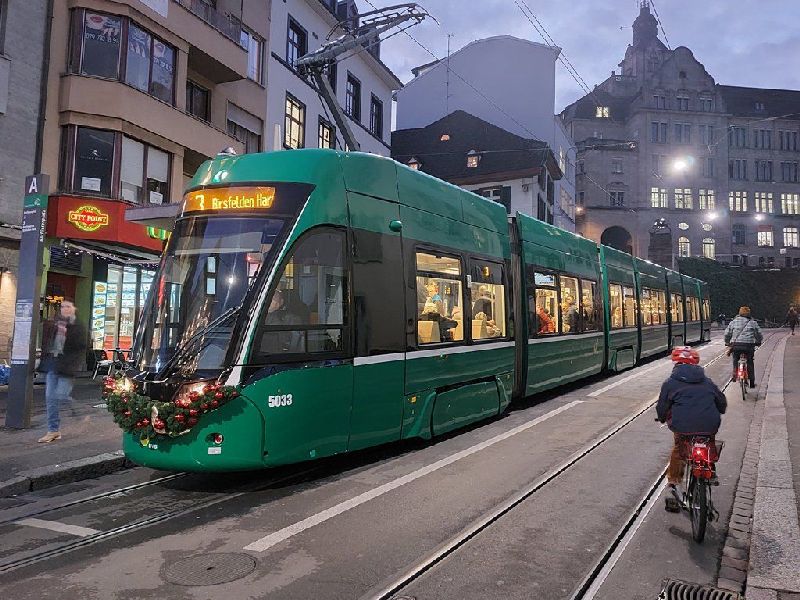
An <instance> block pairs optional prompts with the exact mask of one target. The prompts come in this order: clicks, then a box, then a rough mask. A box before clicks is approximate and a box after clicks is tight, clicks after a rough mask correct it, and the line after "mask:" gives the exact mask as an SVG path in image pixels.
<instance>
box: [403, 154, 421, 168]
mask: <svg viewBox="0 0 800 600" xmlns="http://www.w3.org/2000/svg"><path fill="white" fill-rule="evenodd" d="M406 164H407V165H408V167H409V168H410V169H414V170H415V171H419V168H420V167H421V166H422V163H421V162H419V161H418V160H417V159H416V158H413V157H412V158H411V160H409V161H408V162H407V163H406Z"/></svg>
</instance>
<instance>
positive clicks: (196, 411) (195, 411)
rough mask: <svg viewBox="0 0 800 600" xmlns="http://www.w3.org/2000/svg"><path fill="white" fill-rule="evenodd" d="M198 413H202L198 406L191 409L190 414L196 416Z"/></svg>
mask: <svg viewBox="0 0 800 600" xmlns="http://www.w3.org/2000/svg"><path fill="white" fill-rule="evenodd" d="M198 414H200V411H198V410H197V409H196V408H192V409H189V415H190V416H192V417H196V416H197V415H198Z"/></svg>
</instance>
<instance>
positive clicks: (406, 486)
mask: <svg viewBox="0 0 800 600" xmlns="http://www.w3.org/2000/svg"><path fill="white" fill-rule="evenodd" d="M776 338H777V336H773V337H772V338H769V339H768V340H767V342H766V343H765V345H764V350H763V351H761V352H759V353H758V355H757V370H758V372H759V373H763V371H764V364H765V362H766V359H767V358H768V356H769V354H770V352H771V350H772V348H773V347H774V343H775V340H776ZM721 351H722V346H721V343H720V341H719V340H717V341H714V342H712V343H711V344H708V345H706V346H705V347H704V348H703V349H701V353H702V355H703V362H704V363H706V362H708V361H710V360H711V359H712V358H713V357H714V356H716V355H718V354H720V353H721ZM669 371H670V362H669V360H668V359H665V358H661V359H657V360H655V361H652V362H650V363H648V364H645V365H643V366H640V367H638V368H637V369H636V370H634V371H629V372H626V373H623V374H620V375H617V376H615V377H612V378H607V379H602V380H600V379H597V380H594V381H592V382H590V383H588V384H585V385H583V386H573V387H570V388H567V389H564V390H561V391H559V392H558V393H556V394H551V395H550V396H548V397H546V401H544V402H538V403H534V402H532V401H531V402H529V403H526V404H522V405H520V406H517V407H515V408H514V409H513V410H512V411H511V412H510V413H509V414H507V415H506V416H505V417H503V418H500V419H497V420H495V421H491V422H489V423H485V424H482V425H480V426H477V427H474V428H472V429H469V430H467V431H463V432H460V433H458V434H455V435H451V436H448V437H445V438H442V439H439V440H436V441H434V442H432V443H412V444H402V445H394V446H388V447H385V448H380V449H373V450H370V451H366V452H362V453H358V454H355V455H353V456H346V457H340V458H335V459H332V460H326V461H321V462H318V463H309V464H306V465H299V466H294V467H291V468H285V469H280V470H275V471H269V472H261V473H255V474H239V475H230V476H224V477H221V476H196V475H191V476H183V477H177V478H173V479H170V480H169V481H156V482H155V483H154V484H152V485H145V486H144V487H136V486H137V485H139V484H142V483H145V482H147V481H150V480H155V479H157V478H158V477H161V476H162V475H163V474H158V473H155V472H153V471H149V470H145V469H133V470H131V472H128V473H123V474H117V475H115V476H111V477H107V478H103V479H101V480H97V481H93V482H87V483H85V484H80V485H79V484H73V485H72V486H69V487H67V488H66V489H64V490H61V491H59V490H57V489H54V490H50V491H49V492H48V493H47V495H46V496H44V495H38V496H37V495H33V494H31V495H30V496H28V497H22V498H20V499H19V500H18V502H17V504H16V506H10V507H8V508H6V509H5V510H3V511H0V587H2V589H3V590H4V592H5V594H4V596H5V597H13V598H15V600H23V599H25V598H37V599H39V598H49V597H53V598H65V597H67V598H72V597H74V598H170V599H172V598H175V599H182V598H212V597H213V598H219V597H229V598H237V599H238V598H342V599H344V598H347V599H353V598H362V597H364V598H372V597H376V595H377V594H378V593H379V592H380V591H381V590H383V589H386V588H387V587H388V588H392V585H393V583H394V582H396V581H398V580H399V578H400V577H401V575H402V574H403V573H404V572H405V571H407V570H408V569H409V568H413V567H414V566H415V565H416V564H418V563H419V562H420V561H422V560H423V559H425V558H426V557H427V556H429V555H431V554H432V553H434V552H436V550H437V549H439V548H441V547H442V545H443V544H446V543H447V542H448V541H450V540H453V539H454V538H455V537H457V536H459V534H460V533H462V532H464V531H465V530H466V529H468V528H470V527H471V526H473V525H474V524H475V523H477V522H479V521H480V520H481V519H482V518H483V517H485V516H486V515H487V514H489V513H491V512H492V511H493V510H495V509H496V508H497V507H498V506H499V505H501V504H502V503H503V502H505V501H507V500H508V499H509V498H512V497H514V496H515V495H517V494H519V493H520V492H521V491H522V490H525V489H526V488H528V487H529V486H531V485H533V484H535V483H537V482H539V483H541V482H542V481H543V480H546V483H541V485H540V486H539V489H538V490H537V491H535V492H534V493H532V494H531V495H530V496H529V497H528V498H526V499H525V500H523V501H521V502H520V503H519V504H518V505H516V506H515V507H514V508H512V509H510V510H509V511H508V512H507V513H506V514H505V515H503V516H501V517H499V518H498V519H497V520H496V521H494V522H492V523H491V524H490V525H488V526H487V527H486V528H485V529H484V530H483V531H481V532H480V533H478V534H476V535H475V536H474V537H473V538H472V539H470V540H469V541H467V542H466V543H464V544H463V545H461V546H460V547H459V548H457V549H455V550H454V551H453V552H452V553H451V554H449V555H448V556H447V557H445V558H444V559H443V560H442V561H441V562H439V563H438V564H436V565H435V566H433V567H431V568H430V569H429V570H427V571H426V572H424V573H423V574H421V575H420V576H419V577H418V578H416V579H414V580H413V581H411V582H410V583H408V584H407V585H406V586H404V587H402V588H401V589H399V590H398V591H397V595H398V596H411V597H415V598H417V599H419V600H422V599H424V598H431V599H432V598H437V599H438V598H482V599H483V598H504V599H506V598H532V597H541V598H569V597H571V595H572V594H573V592H574V591H575V590H576V589H577V588H578V586H579V585H580V584H581V582H582V581H583V580H584V579H585V578H586V576H587V574H588V573H589V572H590V571H591V570H592V568H593V567H594V566H595V565H596V563H597V562H598V561H599V560H600V559H601V558H602V557H603V556H604V554H605V552H606V549H607V548H608V546H609V544H610V543H611V542H612V540H614V539H615V537H616V536H617V534H618V532H619V530H620V528H621V527H622V525H623V524H624V523H625V522H626V520H627V519H628V517H629V516H630V514H631V512H632V511H633V509H634V508H635V507H637V506H638V505H639V503H640V501H641V500H642V498H643V496H644V495H645V494H646V493H647V491H648V490H649V489H651V487H652V486H653V485H654V483H656V481H657V480H658V477H659V475H660V474H661V473H662V472H663V469H664V466H665V464H666V461H667V458H668V455H669V451H670V447H671V439H672V437H671V434H670V433H669V432H668V430H666V429H663V428H660V427H658V425H657V424H656V423H654V422H653V413H654V411H653V410H652V409H651V410H648V411H646V412H644V413H643V414H642V415H641V416H639V417H638V418H636V419H634V420H633V421H631V422H630V423H629V424H628V425H627V426H625V427H623V428H622V429H620V430H619V431H618V432H617V433H615V434H614V435H612V436H611V437H608V439H607V440H605V441H604V442H602V443H601V444H599V445H598V446H597V447H596V448H594V449H593V450H591V451H590V452H588V453H587V454H586V455H585V456H583V457H582V458H580V459H579V460H577V462H575V463H574V465H573V466H571V467H569V468H566V469H564V470H563V472H561V470H560V467H561V466H562V465H564V463H565V461H568V460H569V459H570V458H573V457H575V455H576V453H580V452H581V451H582V450H584V449H586V448H587V447H589V446H590V445H591V444H592V443H593V442H594V441H596V440H598V438H600V437H601V436H604V435H605V434H606V433H607V432H609V431H610V430H612V429H613V428H615V426H618V425H619V424H620V423H622V422H624V421H626V420H627V419H629V418H630V416H631V415H633V414H636V413H637V412H639V411H641V410H642V409H643V408H644V407H645V406H647V405H648V403H650V402H652V401H653V400H654V399H655V395H656V394H657V392H658V389H659V386H660V383H661V381H662V380H663V379H664V378H665V377H666V376H667V374H668V373H669ZM708 373H709V375H710V376H711V377H712V378H713V379H714V380H715V381H716V382H717V383H718V384H722V383H724V381H725V377H726V376H727V375H728V374H729V364H728V360H727V359H725V358H723V359H722V360H718V361H717V362H715V363H714V364H712V365H711V366H710V367H709V369H708ZM759 380H760V382H761V383H763V381H764V380H763V378H759ZM610 386H613V387H610ZM734 391H735V389H734V388H732V389H731V390H730V391H729V394H728V398H729V404H730V409H729V412H728V414H727V415H726V417H725V419H724V422H723V428H722V430H721V432H720V434H719V437H720V438H722V439H725V441H726V447H725V450H724V452H723V455H722V459H721V462H720V463H719V465H718V471H719V474H720V480H721V486H720V487H719V488H715V490H714V501H715V504H716V506H717V508H718V510H719V511H720V514H721V517H722V518H721V521H720V522H719V523H714V524H712V525H711V526H710V529H709V533H708V535H707V539H706V542H705V543H704V544H703V545H702V546H698V545H696V544H695V543H694V542H693V541H692V540H691V533H690V532H691V528H690V524H689V520H688V518H687V517H686V516H685V515H683V514H669V513H666V512H665V511H664V510H663V499H659V500H658V502H656V503H655V504H654V506H653V508H652V510H650V511H649V512H648V513H647V515H646V517H645V518H644V519H643V522H642V524H641V527H640V528H639V529H638V530H637V532H636V534H635V535H634V536H633V537H632V538H631V539H630V542H629V544H628V546H627V547H626V550H625V552H623V553H622V554H621V556H620V557H619V559H618V562H616V564H615V565H614V568H613V569H611V571H610V573H609V574H608V576H607V578H606V579H605V580H604V581H603V582H602V584H600V582H598V587H597V589H596V590H595V592H596V597H602V598H612V597H613V598H654V597H656V595H657V594H658V591H659V589H660V584H661V581H662V579H663V578H664V577H667V576H671V577H675V578H678V579H683V580H687V581H693V582H698V583H713V582H714V581H715V580H716V573H717V570H718V566H719V561H720V555H721V550H722V541H723V534H724V530H725V528H726V526H727V522H728V517H729V515H730V508H731V504H732V497H733V491H734V487H735V483H736V481H737V478H738V472H739V468H740V465H741V460H742V455H743V452H744V444H745V441H746V436H747V427H748V425H749V421H750V417H751V414H752V410H753V405H752V403H751V402H750V403H745V404H743V403H742V401H741V399H740V398H737V397H736V395H735V394H734ZM598 392H600V393H598ZM592 394H593V395H592ZM541 399H542V398H538V399H537V400H541ZM556 472H558V474H557V475H556V474H555V473H556ZM549 477H552V478H551V479H548V478H549ZM81 486H83V489H82V487H81ZM122 486H134V487H133V488H132V489H128V490H127V491H123V492H120V493H116V494H113V495H111V496H108V495H102V496H100V497H97V498H95V499H92V500H89V501H82V499H85V498H87V497H90V496H95V495H98V494H102V493H104V492H110V491H114V490H116V489H118V488H120V487H122ZM62 492H63V493H62ZM68 499H69V500H71V501H75V502H77V503H76V504H73V505H72V506H69V507H66V508H59V506H60V505H61V504H63V503H64V501H66V500H68ZM34 513H39V514H36V515H35V516H33V517H31V518H33V519H39V521H30V520H29V521H20V519H23V518H24V517H26V516H27V515H32V514H34ZM42 521H44V522H42ZM55 529H59V531H56V530H55ZM43 551H49V552H50V553H51V555H50V556H49V557H48V558H44V559H42V558H41V557H39V556H38V555H40V554H41V553H42V552H43ZM219 553H223V554H228V555H230V556H227V557H222V558H221V559H220V560H222V559H230V561H231V562H230V563H225V564H223V563H222V562H218V563H211V564H212V566H211V568H209V567H208V566H205V567H204V566H203V565H201V564H200V561H202V560H208V559H210V558H214V557H213V556H212V557H209V555H214V554H219ZM248 557H252V559H254V565H255V568H252V567H250V569H251V570H250V571H249V572H247V573H245V571H248V568H247V567H246V566H243V567H242V574H243V576H241V577H240V578H237V579H235V580H233V581H231V582H229V583H222V584H219V585H214V586H196V585H175V584H174V583H168V582H167V581H165V579H164V574H165V573H168V572H170V573H171V572H173V571H172V569H173V568H177V566H178V565H177V562H178V561H181V560H183V559H186V558H193V559H194V562H193V563H190V564H189V565H188V566H189V567H190V569H189V570H181V571H180V573H182V574H183V575H185V576H186V577H188V578H189V579H190V580H191V581H189V582H188V583H191V582H192V581H194V582H198V581H199V578H200V577H201V576H203V575H209V574H213V573H215V572H224V573H226V574H228V575H229V576H231V577H233V576H235V575H236V574H235V573H234V571H235V569H236V568H237V565H238V564H239V563H238V562H237V561H242V563H243V564H246V563H247V561H248V560H250V559H248ZM26 558H30V559H33V560H35V562H32V563H31V564H29V565H27V566H24V565H22V564H21V563H19V562H18V563H17V564H18V565H21V566H19V567H18V568H15V569H13V570H7V571H6V572H5V573H3V567H2V565H3V564H8V563H11V562H13V561H24V560H25V559H26ZM250 564H251V565H252V564H253V561H252V560H251V563H250ZM192 567H193V568H194V569H195V570H196V571H195V572H194V573H191V572H190V570H191V568H192ZM214 569H217V571H214ZM595 592H593V593H595Z"/></svg>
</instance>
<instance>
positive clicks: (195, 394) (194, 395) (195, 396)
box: [189, 392, 200, 400]
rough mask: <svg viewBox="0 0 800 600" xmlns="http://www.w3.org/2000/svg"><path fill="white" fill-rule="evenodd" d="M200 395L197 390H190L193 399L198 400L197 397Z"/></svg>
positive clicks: (190, 396)
mask: <svg viewBox="0 0 800 600" xmlns="http://www.w3.org/2000/svg"><path fill="white" fill-rule="evenodd" d="M199 397H200V394H198V393H197V392H189V398H191V399H192V400H197V398H199Z"/></svg>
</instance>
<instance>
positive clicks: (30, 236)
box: [5, 174, 50, 429]
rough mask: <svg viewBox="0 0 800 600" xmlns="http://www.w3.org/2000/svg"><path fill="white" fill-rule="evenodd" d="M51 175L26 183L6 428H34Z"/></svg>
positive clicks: (38, 177) (27, 180) (33, 178)
mask: <svg viewBox="0 0 800 600" xmlns="http://www.w3.org/2000/svg"><path fill="white" fill-rule="evenodd" d="M49 189H50V177H49V176H48V175H42V174H39V175H29V176H28V177H27V178H26V179H25V200H24V203H23V209H22V237H21V239H20V244H19V271H18V273H17V303H16V306H15V310H14V315H15V316H14V341H13V343H12V346H11V379H10V381H9V386H8V408H7V410H6V423H5V424H6V427H12V428H14V429H24V428H26V427H30V426H31V409H32V407H33V377H34V367H35V365H36V335H37V332H38V331H39V296H40V294H41V289H42V288H41V282H42V256H43V254H44V235H45V226H46V225H47V193H48V190H49Z"/></svg>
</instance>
